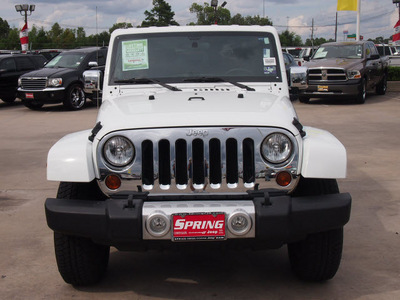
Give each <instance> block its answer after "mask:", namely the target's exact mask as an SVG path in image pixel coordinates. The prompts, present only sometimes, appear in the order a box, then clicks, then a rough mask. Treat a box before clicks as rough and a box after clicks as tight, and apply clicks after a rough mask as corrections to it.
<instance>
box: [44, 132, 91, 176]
mask: <svg viewBox="0 0 400 300" xmlns="http://www.w3.org/2000/svg"><path fill="white" fill-rule="evenodd" d="M89 135H90V130H85V131H80V132H76V133H72V134H68V135H66V136H64V137H63V138H62V139H61V140H59V141H58V142H57V143H56V144H54V146H53V147H52V148H51V149H50V151H49V154H48V156H47V180H54V181H73V182H90V181H92V180H93V179H94V178H95V173H94V168H93V159H92V143H91V142H90V141H89V140H88V137H89Z"/></svg>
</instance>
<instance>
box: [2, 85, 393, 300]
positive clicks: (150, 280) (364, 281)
mask: <svg viewBox="0 0 400 300" xmlns="http://www.w3.org/2000/svg"><path fill="white" fill-rule="evenodd" d="M295 107H296V109H297V112H298V114H299V116H300V120H301V121H302V123H304V124H306V125H311V126H315V127H320V128H323V129H327V130H329V131H331V132H332V133H333V134H334V135H336V136H337V137H338V138H339V139H340V140H341V141H342V142H343V144H344V145H345V146H346V148H347V151H348V178H347V179H346V180H340V182H339V185H340V188H341V190H342V191H348V192H350V193H351V194H352V196H353V210H352V217H351V221H350V223H349V224H348V225H347V226H346V227H345V244H344V253H343V260H342V265H341V267H340V269H339V271H338V273H337V275H336V277H335V278H334V279H333V280H331V281H329V282H326V283H322V284H310V283H304V282H300V281H298V280H297V279H296V278H295V277H294V276H293V275H292V274H291V272H290V270H289V263H288V259H287V251H286V248H282V249H279V250H273V251H259V252H252V251H231V252H224V253H201V252H198V251H192V252H188V253H171V252H163V253H158V252H150V253H122V252H117V251H113V252H112V253H111V256H110V267H109V272H108V275H107V276H106V278H105V279H104V280H103V281H102V282H101V283H100V284H98V285H95V286H93V287H89V288H74V287H72V286H70V285H67V284H65V283H64V282H63V280H62V279H61V277H60V276H59V273H58V270H57V267H56V262H55V258H54V253H53V240H52V232H51V231H50V230H49V229H48V228H47V226H46V222H45V216H44V209H43V203H44V200H45V198H46V197H52V196H55V194H56V189H57V183H54V182H48V181H46V174H45V171H46V155H47V152H48V150H49V148H50V147H51V146H52V144H53V143H55V142H56V141H57V140H58V139H59V138H61V137H62V136H64V135H65V134H67V133H70V132H74V131H78V130H81V129H87V128H91V127H93V125H94V123H95V118H96V108H95V107H89V108H86V109H85V110H83V111H79V112H66V111H63V109H62V107H61V106H50V107H45V108H44V110H42V111H30V110H28V109H26V108H25V107H24V106H22V105H21V104H20V103H19V102H16V104H15V105H6V104H4V103H2V102H0V128H1V129H2V130H1V133H0V298H1V299H55V298H58V299H70V298H74V299H127V298H129V299H371V300H372V299H374V300H375V299H385V300H387V299H389V300H390V299H393V300H394V299H400V234H399V233H400V185H399V178H400V156H399V153H400V151H399V149H400V134H399V129H400V96H399V94H398V93H388V94H387V95H386V96H375V95H370V97H369V98H368V99H367V102H366V104H364V105H353V104H348V103H347V102H346V101H340V102H333V101H322V100H317V101H314V102H312V103H311V104H308V105H306V104H301V103H298V102H296V103H295Z"/></svg>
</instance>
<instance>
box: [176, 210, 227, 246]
mask: <svg viewBox="0 0 400 300" xmlns="http://www.w3.org/2000/svg"><path fill="white" fill-rule="evenodd" d="M172 221H173V223H172V224H173V231H172V240H173V241H192V240H223V239H225V214H224V213H221V212H215V213H190V214H174V215H172Z"/></svg>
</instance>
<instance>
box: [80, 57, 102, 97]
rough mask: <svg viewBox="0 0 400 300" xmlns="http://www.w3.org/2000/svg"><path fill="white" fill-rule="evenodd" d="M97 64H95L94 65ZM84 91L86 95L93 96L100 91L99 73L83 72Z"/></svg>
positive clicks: (95, 71)
mask: <svg viewBox="0 0 400 300" xmlns="http://www.w3.org/2000/svg"><path fill="white" fill-rule="evenodd" d="M96 64H97V63H96ZM83 81H84V83H85V85H84V91H85V93H86V94H93V93H95V92H97V91H101V88H100V87H101V71H100V70H88V71H85V72H83Z"/></svg>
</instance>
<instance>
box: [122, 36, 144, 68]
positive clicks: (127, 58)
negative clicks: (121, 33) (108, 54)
mask: <svg viewBox="0 0 400 300" xmlns="http://www.w3.org/2000/svg"><path fill="white" fill-rule="evenodd" d="M148 68H149V55H148V48H147V40H136V41H125V42H122V70H123V71H134V70H145V69H148Z"/></svg>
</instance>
